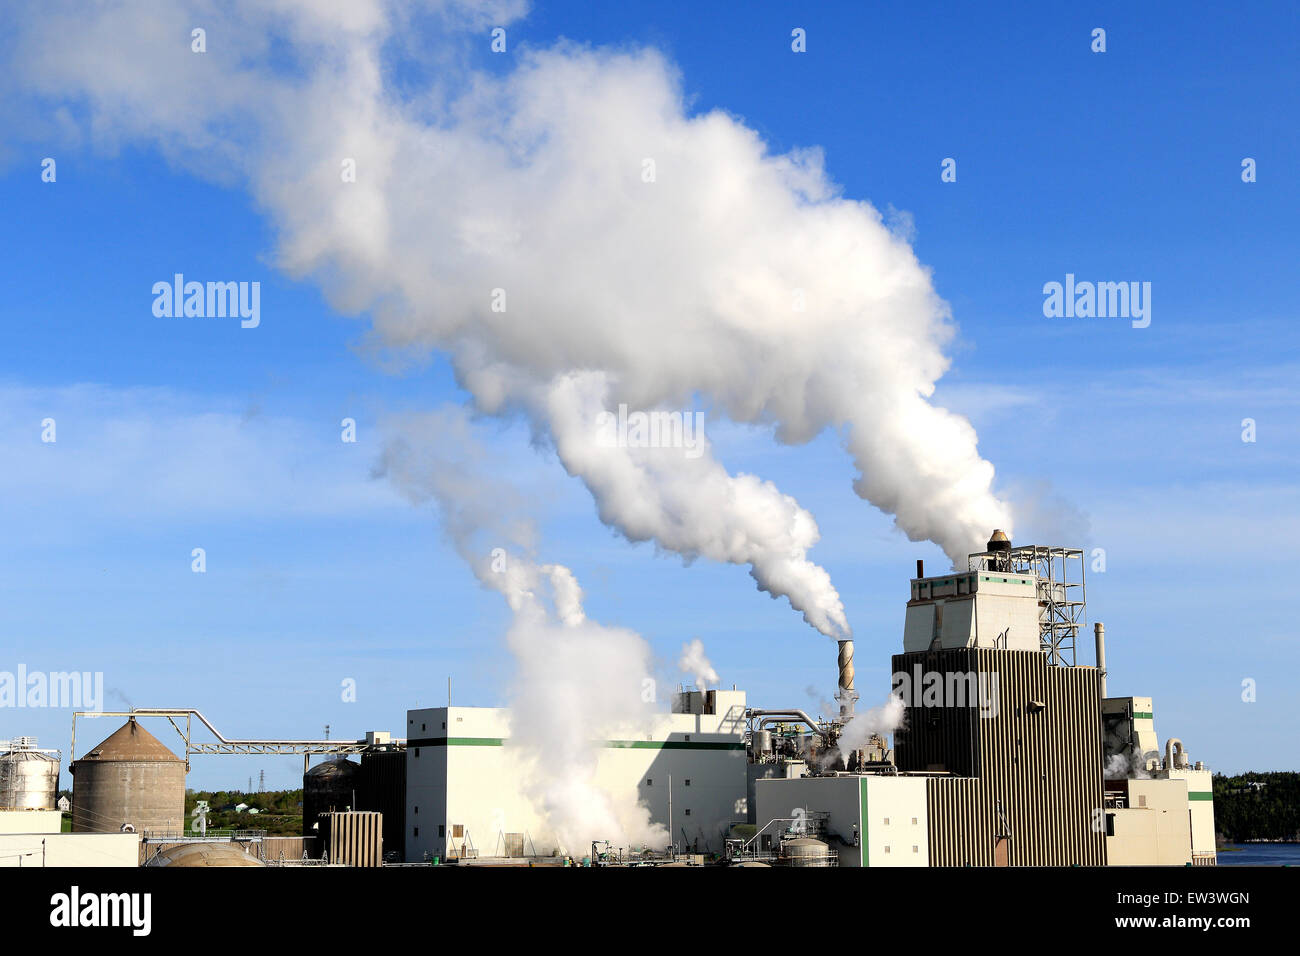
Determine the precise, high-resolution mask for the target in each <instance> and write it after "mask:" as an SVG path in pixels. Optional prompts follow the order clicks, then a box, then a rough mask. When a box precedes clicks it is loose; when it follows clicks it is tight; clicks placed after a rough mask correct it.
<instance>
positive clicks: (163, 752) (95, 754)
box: [77, 717, 181, 763]
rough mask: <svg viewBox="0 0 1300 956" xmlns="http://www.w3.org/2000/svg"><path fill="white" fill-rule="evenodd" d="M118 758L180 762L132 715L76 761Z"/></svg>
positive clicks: (85, 761)
mask: <svg viewBox="0 0 1300 956" xmlns="http://www.w3.org/2000/svg"><path fill="white" fill-rule="evenodd" d="M118 760H136V761H141V760H145V761H148V760H153V761H164V762H165V761H169V760H170V761H174V762H175V763H180V762H181V758H180V757H178V756H176V754H174V753H172V751H171V750H170V749H169V748H168V747H167V746H166V745H164V744H163V742H162V741H161V740H159V739H158V738H157V737H155V736H154V735H153V734H151V733H149V731H147V730H145V729H144V728H143V727H141V726H140V725H139V724H138V723H136V719H135V718H134V717H132V718H131V719H130V720H128V721H127V722H126V723H124V724H123V725H122V726H121V727H119V728H118V729H117V730H115V731H114V732H113V733H112V734H110V735H109V736H108V737H107V738H106V739H105V740H104V742H103V743H101V744H100V745H99V746H98V747H95V748H93V749H91V751H90V752H89V753H87V754H86V755H85V756H84V757H81V758H80V759H78V760H77V763H87V762H100V761H118Z"/></svg>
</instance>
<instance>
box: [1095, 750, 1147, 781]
mask: <svg viewBox="0 0 1300 956" xmlns="http://www.w3.org/2000/svg"><path fill="white" fill-rule="evenodd" d="M1158 756H1159V755H1158V754H1157V753H1156V751H1154V750H1148V751H1147V752H1146V753H1141V752H1139V751H1138V750H1137V749H1136V748H1132V747H1130V748H1129V749H1128V750H1125V751H1124V752H1123V753H1115V754H1111V755H1110V756H1109V757H1107V758H1106V767H1105V770H1104V773H1103V776H1104V777H1105V779H1107V780H1124V779H1125V778H1128V779H1131V780H1146V779H1149V778H1150V776H1151V774H1150V772H1149V771H1148V770H1147V765H1148V763H1149V762H1150V761H1151V758H1153V757H1158Z"/></svg>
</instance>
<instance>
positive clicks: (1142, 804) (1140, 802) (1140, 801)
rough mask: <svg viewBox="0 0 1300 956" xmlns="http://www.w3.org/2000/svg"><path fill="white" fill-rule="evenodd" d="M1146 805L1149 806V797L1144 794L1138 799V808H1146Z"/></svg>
mask: <svg viewBox="0 0 1300 956" xmlns="http://www.w3.org/2000/svg"><path fill="white" fill-rule="evenodd" d="M1146 805H1147V795H1146V794H1145V793H1144V794H1141V795H1140V796H1139V797H1138V806H1139V807H1145V806H1146Z"/></svg>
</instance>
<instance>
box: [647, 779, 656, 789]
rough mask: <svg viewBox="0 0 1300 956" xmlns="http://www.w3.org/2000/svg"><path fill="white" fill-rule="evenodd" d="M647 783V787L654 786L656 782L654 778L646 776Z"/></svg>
mask: <svg viewBox="0 0 1300 956" xmlns="http://www.w3.org/2000/svg"><path fill="white" fill-rule="evenodd" d="M645 785H646V786H647V787H653V786H654V785H655V782H654V781H653V780H651V779H650V778H649V777H646V778H645Z"/></svg>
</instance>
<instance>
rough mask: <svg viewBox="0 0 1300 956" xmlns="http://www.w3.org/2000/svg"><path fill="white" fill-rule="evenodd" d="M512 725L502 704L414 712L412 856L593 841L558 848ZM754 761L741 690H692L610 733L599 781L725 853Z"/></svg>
mask: <svg viewBox="0 0 1300 956" xmlns="http://www.w3.org/2000/svg"><path fill="white" fill-rule="evenodd" d="M510 733H511V730H510V713H509V711H508V710H504V709H501V708H496V707H436V708H430V709H426V710H412V711H410V712H409V713H408V714H407V738H408V739H407V751H406V754H407V756H406V765H407V807H406V820H407V831H406V848H405V849H406V859H407V860H408V861H420V860H424V859H431V858H434V857H437V858H439V859H442V860H464V859H475V858H482V857H488V856H497V857H512V856H513V857H522V856H549V855H552V854H553V853H556V852H559V851H562V850H563V851H565V852H568V853H572V854H585V853H586V852H587V851H588V850H589V849H590V848H589V847H561V846H560V845H559V842H560V841H559V839H558V838H557V835H556V834H555V833H553V832H552V831H551V830H550V828H549V827H548V826H547V825H546V822H545V819H544V818H543V817H542V816H541V815H539V813H538V811H537V809H536V807H535V806H534V805H533V803H532V801H531V800H530V799H529V797H528V796H527V792H528V787H527V783H526V780H527V775H528V774H530V773H533V772H535V768H534V767H532V766H530V764H529V759H530V758H529V757H528V755H527V754H526V753H523V752H521V751H520V749H519V748H515V747H511V746H510ZM745 766H746V760H745V695H744V693H743V692H742V691H734V690H732V691H723V690H711V691H704V692H700V691H691V692H686V693H682V694H678V695H676V696H675V698H674V700H673V709H672V713H670V714H663V715H659V716H657V717H655V718H654V719H653V722H652V723H651V724H650V725H648V726H642V727H639V728H638V732H637V734H636V735H635V736H631V735H629V736H628V737H627V738H625V739H618V740H607V741H605V742H604V746H603V747H602V748H601V750H600V756H599V760H598V763H597V767H596V774H595V779H594V782H595V784H596V786H598V787H599V788H600V789H602V790H604V791H606V792H607V793H609V794H610V795H611V796H614V797H615V798H620V799H621V798H624V797H627V796H629V795H632V794H635V796H636V798H637V800H638V801H639V802H640V803H641V804H642V805H643V806H645V807H646V808H647V809H648V810H649V812H650V817H651V820H652V821H653V822H655V823H658V824H660V825H661V826H663V828H664V829H665V830H666V831H668V832H670V833H672V834H673V838H674V841H675V842H676V843H677V844H678V845H679V846H682V847H689V848H690V849H692V850H693V851H695V852H701V853H703V852H713V853H720V852H721V851H722V850H723V848H724V845H725V841H726V838H727V835H728V833H729V832H730V830H731V827H732V825H733V824H735V823H741V822H744V819H745ZM655 849H661V848H655Z"/></svg>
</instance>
